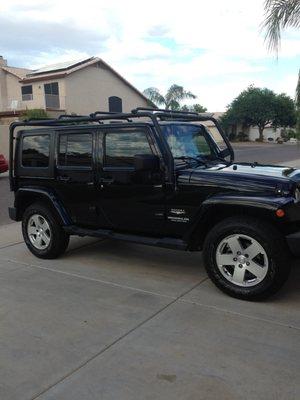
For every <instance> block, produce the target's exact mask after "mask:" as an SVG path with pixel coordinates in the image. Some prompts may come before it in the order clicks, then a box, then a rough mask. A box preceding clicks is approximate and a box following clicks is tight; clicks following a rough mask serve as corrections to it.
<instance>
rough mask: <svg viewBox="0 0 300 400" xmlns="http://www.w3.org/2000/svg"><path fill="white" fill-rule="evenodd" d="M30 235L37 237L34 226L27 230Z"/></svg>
mask: <svg viewBox="0 0 300 400" xmlns="http://www.w3.org/2000/svg"><path fill="white" fill-rule="evenodd" d="M27 232H28V235H35V234H36V227H35V226H33V225H30V226H28V228H27Z"/></svg>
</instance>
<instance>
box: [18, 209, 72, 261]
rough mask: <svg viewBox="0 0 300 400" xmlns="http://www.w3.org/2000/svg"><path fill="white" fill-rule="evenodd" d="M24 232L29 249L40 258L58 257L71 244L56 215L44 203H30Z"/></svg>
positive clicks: (24, 216) (26, 211)
mask: <svg viewBox="0 0 300 400" xmlns="http://www.w3.org/2000/svg"><path fill="white" fill-rule="evenodd" d="M22 232H23V237H24V241H25V243H26V245H27V247H28V249H29V250H30V251H31V253H33V254H34V255H35V256H36V257H39V258H50V259H51V258H56V257H58V256H59V255H61V254H62V253H63V252H64V251H65V250H66V248H67V247H68V244H69V235H67V234H66V233H65V232H64V230H63V228H62V226H61V225H60V224H59V221H58V220H57V218H56V215H55V214H54V213H53V212H52V210H50V209H49V208H48V207H46V206H45V205H44V204H42V203H35V204H32V205H30V206H29V207H28V208H27V209H26V210H25V212H24V215H23V219H22Z"/></svg>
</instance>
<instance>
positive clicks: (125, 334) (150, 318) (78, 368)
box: [30, 277, 207, 400]
mask: <svg viewBox="0 0 300 400" xmlns="http://www.w3.org/2000/svg"><path fill="white" fill-rule="evenodd" d="M206 279H207V277H205V278H204V279H201V281H200V282H198V283H197V284H195V285H193V286H192V287H191V288H189V289H188V290H186V291H184V292H183V293H181V294H180V295H179V296H177V297H175V298H173V299H172V301H170V302H169V303H167V304H166V305H164V306H163V307H162V308H161V309H159V310H158V311H156V312H155V313H153V314H152V315H150V316H149V317H147V318H146V319H144V320H143V321H141V322H140V323H139V324H137V325H136V326H135V327H133V328H131V329H129V331H127V332H125V333H124V334H123V335H121V336H120V337H118V338H117V339H115V340H114V341H113V342H111V343H110V344H108V345H107V346H104V348H103V349H101V350H100V351H99V352H98V353H96V354H94V355H93V356H92V357H90V358H89V359H88V360H86V361H85V362H84V363H82V364H81V365H79V366H78V367H77V368H75V369H73V370H72V371H70V372H69V373H68V374H66V375H64V376H63V377H62V378H61V379H59V380H58V381H57V382H55V383H53V384H52V385H50V386H48V387H47V388H46V389H44V390H42V391H41V392H39V393H38V394H36V395H35V396H33V397H32V398H31V399H30V400H38V398H39V397H40V396H42V395H43V394H45V393H47V392H48V391H49V390H51V389H52V388H54V387H55V386H57V385H59V384H61V383H62V382H64V381H65V380H67V379H68V378H70V377H71V376H72V375H73V374H75V373H76V372H78V371H79V370H80V369H81V368H83V367H85V366H86V365H87V364H89V363H90V362H91V361H93V360H95V359H96V358H97V357H100V356H101V355H102V354H103V353H105V352H106V351H107V350H109V349H111V348H112V347H113V346H114V345H116V344H118V343H119V342H121V341H122V340H123V339H125V338H126V337H127V336H129V335H130V334H131V333H133V332H135V331H136V330H137V329H139V328H141V327H142V326H143V325H145V324H146V323H147V322H149V321H151V320H152V319H154V318H155V317H157V316H158V315H159V314H161V313H162V312H164V311H165V310H166V309H167V308H169V307H170V306H172V305H173V304H175V303H176V302H177V301H178V300H179V299H181V298H182V297H183V296H186V295H187V294H188V293H190V292H191V291H192V290H194V289H196V288H197V287H198V286H199V285H201V283H203V282H204V281H205V280H206Z"/></svg>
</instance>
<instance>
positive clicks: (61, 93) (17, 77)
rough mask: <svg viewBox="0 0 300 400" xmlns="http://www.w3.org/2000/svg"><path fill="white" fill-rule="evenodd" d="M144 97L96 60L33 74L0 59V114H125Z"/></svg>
mask: <svg viewBox="0 0 300 400" xmlns="http://www.w3.org/2000/svg"><path fill="white" fill-rule="evenodd" d="M139 106H144V107H145V106H149V101H148V100H147V98H146V97H145V96H144V95H143V94H142V93H141V92H139V91H138V90H137V89H136V88H135V87H134V86H133V85H131V84H130V83H129V82H128V81H127V80H126V79H125V78H123V77H122V76H121V75H120V74H118V73H117V72H116V71H115V70H114V69H113V68H111V67H110V66H109V65H108V64H107V63H106V62H104V61H103V60H101V59H100V58H98V57H90V58H87V59H84V60H80V61H75V62H74V61H73V62H65V63H59V64H55V65H49V66H46V67H43V68H40V69H38V70H35V71H32V70H29V69H25V68H16V67H10V66H8V65H7V62H6V60H4V59H3V57H1V56H0V114H1V112H2V113H5V114H7V113H8V112H19V111H21V110H26V109H32V108H42V109H45V110H48V111H59V113H67V114H71V113H76V114H89V113H91V112H94V111H97V110H101V111H109V110H110V111H123V112H127V111H130V110H131V109H133V108H135V107H139Z"/></svg>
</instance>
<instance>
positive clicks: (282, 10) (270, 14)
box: [262, 0, 300, 132]
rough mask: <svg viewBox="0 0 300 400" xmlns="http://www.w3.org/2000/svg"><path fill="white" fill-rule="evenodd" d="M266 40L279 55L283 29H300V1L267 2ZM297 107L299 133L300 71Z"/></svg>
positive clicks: (276, 0) (299, 128)
mask: <svg viewBox="0 0 300 400" xmlns="http://www.w3.org/2000/svg"><path fill="white" fill-rule="evenodd" d="M262 26H263V28H265V29H266V34H265V40H266V42H267V45H268V48H269V50H271V51H275V52H276V55H278V50H279V48H280V41H281V31H282V29H285V28H288V27H291V28H300V0H265V20H264V21H263V25H262ZM295 106H296V112H297V131H298V132H300V71H299V74H298V83H297V87H296V97H295Z"/></svg>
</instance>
